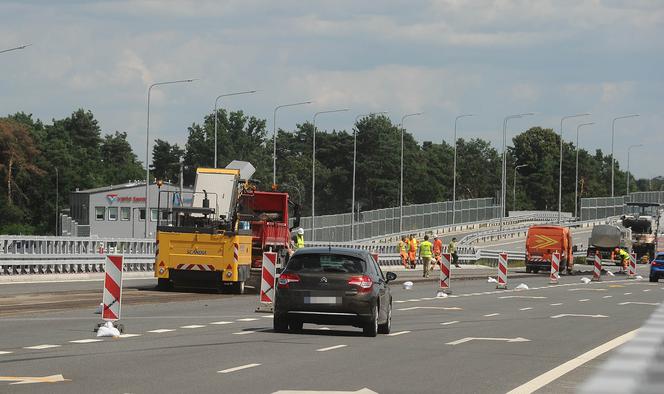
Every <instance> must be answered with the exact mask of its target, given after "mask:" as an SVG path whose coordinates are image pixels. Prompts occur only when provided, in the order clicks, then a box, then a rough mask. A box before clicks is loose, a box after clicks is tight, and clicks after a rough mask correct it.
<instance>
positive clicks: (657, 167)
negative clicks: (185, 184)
mask: <svg viewBox="0 0 664 394" xmlns="http://www.w3.org/2000/svg"><path fill="white" fill-rule="evenodd" d="M662 37H664V1H659V0H652V1H648V0H631V1H619V0H606V1H602V0H590V1H581V0H579V1H571V0H558V1H526V0H523V1H518V0H502V1H485V0H475V1H462V0H446V1H442V0H441V1H382V2H379V1H373V2H358V1H350V0H348V1H346V0H337V1H290V0H282V1H278V2H277V1H254V0H242V1H235V0H232V1H217V0H213V1H207V0H198V1H187V0H180V1H157V0H135V1H75V0H70V1H38V0H32V1H12V0H9V1H8V0H4V1H2V2H0V49H3V48H9V47H13V46H16V45H20V44H23V43H31V44H32V46H31V47H29V48H27V49H25V50H22V51H15V52H9V53H5V54H0V113H2V114H7V113H13V112H16V111H25V112H28V113H32V114H34V116H35V117H38V118H40V119H42V120H44V121H47V122H48V121H50V120H51V119H52V118H62V117H65V116H67V115H69V114H70V113H71V112H72V111H73V110H75V109H77V108H79V107H82V108H86V109H90V110H92V111H93V113H94V114H95V116H96V117H97V119H98V120H99V121H100V124H101V126H102V128H103V130H104V132H105V133H111V132H113V131H115V130H118V131H126V132H127V133H128V134H129V139H130V142H131V143H132V145H133V146H134V149H135V151H136V152H137V153H138V155H139V158H140V159H141V160H143V159H144V155H145V153H144V152H145V123H146V94H147V86H148V85H149V84H150V83H153V82H158V81H164V80H173V79H183V78H198V81H196V82H194V83H191V84H182V85H172V86H165V87H159V88H157V89H155V90H154V91H153V95H152V106H151V135H152V136H154V137H155V138H162V139H167V140H169V141H171V142H177V143H180V144H183V143H184V141H185V140H186V127H187V126H188V125H190V124H191V123H192V122H198V123H200V122H201V120H202V118H203V116H204V115H205V114H206V113H209V112H211V111H212V108H213V105H214V99H215V97H216V96H217V95H219V94H223V93H229V92H235V91H243V90H253V89H260V90H261V91H260V92H259V93H256V94H253V95H247V96H238V97H233V98H229V99H227V100H224V101H222V104H221V105H222V106H223V107H226V108H229V109H243V110H245V111H246V112H247V113H249V114H252V115H256V116H258V117H262V118H266V119H267V120H268V129H269V130H272V111H273V109H274V107H275V106H276V105H279V104H285V103H290V102H297V101H304V100H313V101H315V103H314V104H311V105H308V106H302V107H295V108H289V109H284V110H281V111H280V112H279V116H278V122H277V126H278V127H281V128H287V129H292V128H293V127H294V126H295V124H296V123H301V122H304V121H305V120H310V119H311V118H312V116H313V114H314V113H315V112H316V111H324V110H329V109H337V108H350V109H351V111H349V112H347V113H340V114H329V115H321V116H319V118H318V120H317V123H318V125H319V128H320V129H350V128H351V127H352V123H353V120H354V119H355V116H356V115H357V114H362V113H367V112H372V111H389V114H388V116H390V117H391V118H392V120H393V121H394V122H395V123H398V122H399V120H400V118H401V116H402V115H403V114H405V113H409V112H420V111H422V112H424V115H422V116H420V117H413V118H409V119H408V121H407V124H406V126H407V128H408V130H409V131H410V132H411V133H413V134H414V135H415V137H416V139H418V140H419V141H424V140H435V141H440V140H443V139H444V140H446V141H448V142H451V141H452V129H453V120H454V117H455V116H456V115H458V114H460V113H468V112H471V113H475V114H477V116H475V117H473V118H466V119H463V120H462V121H461V122H460V123H459V136H460V137H464V138H470V137H481V138H484V139H488V140H489V141H491V142H492V143H493V144H494V146H497V145H498V142H499V141H500V132H501V127H502V126H501V125H502V120H503V118H504V117H505V116H507V115H510V114H514V113H522V112H535V113H536V115H535V116H532V117H529V118H526V119H520V120H515V121H512V122H511V123H510V137H511V136H513V135H514V134H516V133H518V132H520V131H523V130H525V129H527V128H528V127H530V126H544V127H551V128H554V129H555V130H556V131H558V129H559V124H560V117H561V116H564V115H569V114H573V113H580V112H590V113H592V114H593V115H592V116H588V117H587V118H579V119H576V120H570V121H567V122H566V123H565V129H564V138H565V139H566V140H574V138H575V131H576V124H578V123H581V122H586V121H594V122H595V125H593V126H590V127H588V128H585V129H584V131H583V132H582V134H581V141H580V146H581V147H583V148H585V149H588V150H591V151H594V150H595V149H597V148H600V149H602V150H603V151H605V152H608V151H610V137H611V119H612V118H613V117H616V116H620V115H624V114H629V113H639V114H641V116H640V117H639V118H634V119H628V120H623V121H618V123H617V127H616V147H617V149H616V158H617V159H618V160H619V161H620V162H621V166H623V167H624V166H625V162H626V156H627V149H626V147H627V146H628V145H630V144H640V143H642V144H644V145H645V146H644V147H643V148H636V149H638V151H637V150H634V151H633V154H632V163H631V168H632V170H633V172H634V173H635V175H636V176H638V177H650V176H656V175H664V170H663V169H662V165H661V163H662V160H661V152H663V151H664V132H663V131H662V125H663V124H664V115H663V113H662V108H663V106H662V104H663V100H662V99H663V98H664V93H663V92H664V72H662V70H663V69H664V67H663V66H662V65H663V64H664V40H663V39H662ZM637 152H638V153H637ZM397 154H398V153H396V152H395V155H397ZM395 157H396V156H395Z"/></svg>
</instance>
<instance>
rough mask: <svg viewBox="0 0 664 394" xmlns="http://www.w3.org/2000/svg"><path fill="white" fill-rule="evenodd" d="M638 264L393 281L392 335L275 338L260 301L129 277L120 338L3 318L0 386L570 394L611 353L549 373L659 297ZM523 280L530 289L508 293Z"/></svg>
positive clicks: (63, 323)
mask: <svg viewBox="0 0 664 394" xmlns="http://www.w3.org/2000/svg"><path fill="white" fill-rule="evenodd" d="M610 269H611V270H613V269H614V268H613V267H611V268H610ZM646 269H647V266H639V274H640V275H642V276H643V277H644V278H646V280H645V281H644V280H627V279H626V278H624V276H619V275H616V276H614V277H611V276H603V277H602V279H603V280H602V281H601V282H593V283H590V284H583V283H582V282H581V277H582V276H583V275H582V274H581V275H575V276H563V277H562V278H561V281H560V282H561V283H560V284H559V285H549V283H548V282H549V281H548V278H547V277H546V276H545V275H531V276H529V277H526V278H523V277H521V278H518V279H515V280H513V281H510V282H509V287H510V289H509V290H496V289H495V284H493V283H487V281H486V279H484V280H463V281H456V282H454V281H453V282H452V290H453V294H452V295H451V296H449V297H446V298H436V283H435V282H418V283H415V286H414V288H413V289H412V290H404V289H403V288H402V287H401V286H400V285H396V284H395V285H394V286H393V296H394V321H393V331H392V334H391V335H389V336H386V335H379V336H378V337H376V338H366V337H363V336H362V335H361V330H360V329H357V328H352V327H343V326H342V327H335V326H329V327H320V326H315V325H305V328H304V330H303V331H302V332H300V333H285V334H278V333H274V332H273V331H272V319H271V315H267V314H259V313H254V312H253V311H254V309H255V307H256V305H257V296H256V295H243V296H234V295H218V294H210V293H194V294H193V295H180V296H179V297H180V298H178V297H172V298H161V297H164V296H163V294H169V293H157V292H153V291H151V290H150V289H149V287H150V285H149V283H150V282H149V281H147V282H146V283H145V284H143V283H142V282H140V281H137V282H136V283H137V284H136V286H135V287H136V288H142V290H140V289H136V291H143V292H144V293H142V294H147V296H145V295H144V296H143V297H142V299H146V300H145V301H144V302H140V303H133V304H132V303H131V302H129V303H127V304H126V305H124V306H123V310H122V323H123V324H124V325H125V327H126V334H129V335H125V336H124V337H123V338H117V339H113V338H100V340H99V341H97V338H95V336H94V333H93V332H92V329H93V327H95V325H96V323H98V322H99V321H100V320H99V315H94V314H93V310H92V308H89V307H87V306H85V307H81V306H80V305H81V304H73V306H71V307H69V308H63V309H59V310H57V311H53V312H48V311H45V310H41V309H40V311H39V312H31V313H29V314H28V313H14V314H11V315H7V316H5V317H0V333H1V334H0V392H2V393H42V392H43V393H90V392H95V393H175V392H178V393H184V392H191V393H274V392H278V391H282V392H293V393H296V392H298V390H315V391H322V392H325V391H341V392H344V391H346V392H358V391H359V392H365V393H371V392H376V393H437V392H454V393H505V392H509V391H510V390H513V389H515V388H519V387H520V388H521V390H523V391H521V392H532V391H534V390H539V391H537V392H538V393H571V392H574V390H575V388H576V387H577V386H578V385H579V384H580V383H581V382H583V381H584V379H586V378H587V377H588V376H589V375H590V374H591V373H592V372H593V371H594V369H595V367H596V366H597V365H598V364H599V363H600V362H601V361H602V360H604V359H606V358H607V357H608V356H609V355H610V354H611V351H609V352H607V353H603V354H599V355H598V357H596V358H594V359H592V360H590V361H587V362H586V363H585V364H583V363H582V364H581V365H580V366H578V367H577V368H574V369H572V370H571V371H569V372H567V373H566V374H564V375H563V374H562V373H558V372H557V371H558V370H556V368H559V367H560V366H561V365H562V364H564V363H566V362H568V361H570V360H574V359H575V358H577V357H578V356H579V355H581V354H583V353H586V352H588V351H590V350H592V349H595V348H597V347H599V346H600V345H602V344H604V343H606V342H608V341H610V340H612V339H614V338H617V337H620V336H622V335H624V334H626V333H629V332H631V331H633V330H635V329H637V328H638V327H639V326H641V324H642V323H643V322H644V321H645V320H646V318H647V317H648V316H649V315H650V314H651V313H652V311H653V310H654V309H655V308H656V307H657V305H658V304H659V303H660V302H661V301H662V298H664V284H659V283H657V284H656V283H649V282H648V281H647V274H646ZM585 276H587V277H589V275H585ZM127 283H129V284H130V286H131V282H127ZM520 283H525V284H527V285H528V286H529V287H530V289H529V290H521V291H516V290H513V289H514V287H515V286H516V285H518V284H520ZM94 285H95V286H98V285H99V284H98V283H95V284H94ZM5 286H21V285H0V292H3V291H4V292H7V290H6V287H5ZM57 286H58V291H68V288H67V285H66V284H58V285H57ZM77 286H78V287H76V291H81V290H80V286H81V285H80V284H79V285H77ZM91 286H92V285H91ZM142 286H144V287H142ZM60 287H62V288H60ZM72 291H73V290H72ZM12 293H13V294H14V295H16V294H17V293H19V292H17V291H16V290H14V291H12ZM176 294H177V293H176ZM26 304H29V303H26ZM41 304H43V303H41ZM76 305H78V306H76ZM547 372H549V373H547ZM538 377H539V379H540V380H535V381H533V379H537V378H538ZM542 377H544V379H543V380H542ZM17 382H23V383H30V384H12V383H17ZM524 385H525V386H524ZM363 389H364V391H361V390H363ZM288 390H291V391H288Z"/></svg>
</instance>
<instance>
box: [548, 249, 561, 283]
mask: <svg viewBox="0 0 664 394" xmlns="http://www.w3.org/2000/svg"><path fill="white" fill-rule="evenodd" d="M559 271H560V252H553V254H552V255H551V275H550V276H549V284H552V285H557V284H558V278H560V275H559V274H558V272H559Z"/></svg>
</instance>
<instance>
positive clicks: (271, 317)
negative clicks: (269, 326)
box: [261, 315, 274, 319]
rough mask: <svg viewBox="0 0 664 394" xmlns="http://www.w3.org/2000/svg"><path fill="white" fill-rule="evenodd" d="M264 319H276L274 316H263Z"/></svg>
mask: <svg viewBox="0 0 664 394" xmlns="http://www.w3.org/2000/svg"><path fill="white" fill-rule="evenodd" d="M261 317H262V318H263V319H274V315H265V316H261Z"/></svg>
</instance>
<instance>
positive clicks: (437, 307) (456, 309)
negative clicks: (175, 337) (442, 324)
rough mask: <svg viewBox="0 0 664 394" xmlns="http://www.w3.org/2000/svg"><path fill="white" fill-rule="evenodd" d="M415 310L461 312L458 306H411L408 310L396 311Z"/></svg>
mask: <svg viewBox="0 0 664 394" xmlns="http://www.w3.org/2000/svg"><path fill="white" fill-rule="evenodd" d="M415 309H438V310H443V311H462V310H463V309H462V308H459V307H458V306H451V307H444V306H411V307H410V308H399V309H397V310H398V311H414V310H415Z"/></svg>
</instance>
